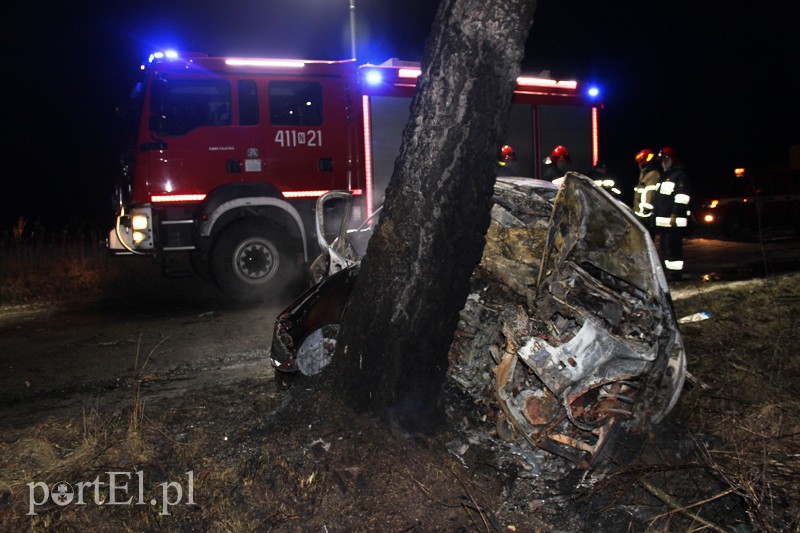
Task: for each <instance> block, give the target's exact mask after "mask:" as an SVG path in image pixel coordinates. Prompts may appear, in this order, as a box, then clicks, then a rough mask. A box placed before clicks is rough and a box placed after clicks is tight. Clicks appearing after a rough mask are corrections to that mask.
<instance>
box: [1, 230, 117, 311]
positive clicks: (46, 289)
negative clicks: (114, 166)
mask: <svg viewBox="0 0 800 533" xmlns="http://www.w3.org/2000/svg"><path fill="white" fill-rule="evenodd" d="M110 268H111V265H110V262H109V258H108V257H107V255H106V253H105V250H103V247H102V245H101V237H100V235H99V234H98V233H96V232H94V231H91V230H89V229H87V228H86V226H85V224H84V223H80V222H76V223H73V224H71V225H66V226H64V227H62V228H61V229H58V230H55V229H49V228H45V227H44V226H43V225H41V224H38V223H31V222H29V221H27V220H26V219H25V218H24V217H20V218H19V219H18V221H17V223H16V225H15V226H14V227H13V228H11V229H10V230H7V231H0V304H15V303H24V302H30V301H34V300H45V301H46V300H53V299H57V300H71V299H76V298H82V297H85V296H86V295H91V296H94V295H96V294H97V293H98V291H99V290H100V289H102V287H103V286H104V283H103V280H104V278H106V277H107V276H108V275H109V273H110Z"/></svg>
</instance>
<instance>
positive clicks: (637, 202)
mask: <svg viewBox="0 0 800 533" xmlns="http://www.w3.org/2000/svg"><path fill="white" fill-rule="evenodd" d="M633 159H634V161H636V163H637V164H638V165H639V182H638V183H637V184H636V187H634V188H633V213H634V214H635V215H636V216H637V217H638V218H639V221H640V222H641V223H642V224H643V225H644V227H645V228H647V229H648V230H649V231H650V233H652V232H653V197H654V196H655V192H656V188H658V181H659V180H660V179H661V165H660V164H659V162H658V158H656V154H654V153H653V151H652V150H649V149H647V148H645V149H643V150H639V152H638V153H637V154H636V156H634V158H633Z"/></svg>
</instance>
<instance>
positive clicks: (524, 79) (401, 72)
mask: <svg viewBox="0 0 800 533" xmlns="http://www.w3.org/2000/svg"><path fill="white" fill-rule="evenodd" d="M421 74H422V70H420V69H418V68H401V69H398V70H397V77H398V78H418V77H419V76H420V75H421ZM517 85H519V86H521V87H556V88H560V89H572V90H575V89H577V88H578V82H577V81H560V80H552V79H549V78H534V77H531V76H520V77H519V78H517Z"/></svg>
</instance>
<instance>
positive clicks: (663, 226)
mask: <svg viewBox="0 0 800 533" xmlns="http://www.w3.org/2000/svg"><path fill="white" fill-rule="evenodd" d="M658 161H659V163H661V168H662V169H663V170H664V173H663V174H662V175H661V179H660V180H659V182H658V188H657V189H656V191H655V198H654V205H653V216H654V217H655V227H656V231H657V232H658V235H659V238H660V240H661V243H660V245H661V260H662V261H663V262H664V269H665V272H666V275H667V279H668V280H669V281H679V280H680V279H681V278H682V276H683V232H684V230H685V228H686V226H687V225H688V222H689V217H688V215H689V176H688V175H687V174H686V169H685V167H684V166H683V164H682V163H681V162H680V161H678V160H677V158H676V155H675V149H673V148H672V147H670V146H665V147H664V148H662V149H661V150H660V151H659V152H658Z"/></svg>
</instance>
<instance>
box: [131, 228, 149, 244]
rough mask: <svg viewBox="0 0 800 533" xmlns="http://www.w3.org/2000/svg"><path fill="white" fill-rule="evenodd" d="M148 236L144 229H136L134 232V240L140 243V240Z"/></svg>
mask: <svg viewBox="0 0 800 533" xmlns="http://www.w3.org/2000/svg"><path fill="white" fill-rule="evenodd" d="M146 238H147V234H145V233H144V232H143V231H134V232H133V242H134V243H136V244H139V243H140V242H142V241H144V240H145V239H146Z"/></svg>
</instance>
